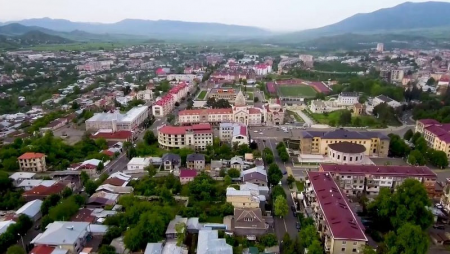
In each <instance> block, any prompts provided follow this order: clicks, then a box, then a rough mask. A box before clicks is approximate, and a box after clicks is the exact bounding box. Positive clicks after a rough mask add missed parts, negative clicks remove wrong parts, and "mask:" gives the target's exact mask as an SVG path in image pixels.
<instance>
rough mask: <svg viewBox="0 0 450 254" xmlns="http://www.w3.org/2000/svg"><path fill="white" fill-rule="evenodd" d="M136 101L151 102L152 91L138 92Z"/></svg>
mask: <svg viewBox="0 0 450 254" xmlns="http://www.w3.org/2000/svg"><path fill="white" fill-rule="evenodd" d="M136 99H138V100H143V101H146V102H149V101H153V91H152V90H150V89H145V90H142V91H139V92H137V94H136Z"/></svg>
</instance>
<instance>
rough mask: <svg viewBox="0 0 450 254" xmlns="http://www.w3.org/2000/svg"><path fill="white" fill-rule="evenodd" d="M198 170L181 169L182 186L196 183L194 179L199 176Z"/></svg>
mask: <svg viewBox="0 0 450 254" xmlns="http://www.w3.org/2000/svg"><path fill="white" fill-rule="evenodd" d="M197 173H198V172H197V170H195V169H181V170H180V182H181V184H187V183H189V182H191V181H194V178H195V177H196V176H197Z"/></svg>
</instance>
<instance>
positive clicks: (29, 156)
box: [18, 152, 45, 160]
mask: <svg viewBox="0 0 450 254" xmlns="http://www.w3.org/2000/svg"><path fill="white" fill-rule="evenodd" d="M42 157H45V154H43V153H31V152H29V153H24V154H22V155H21V156H20V157H19V158H18V159H20V160H29V159H39V158H42Z"/></svg>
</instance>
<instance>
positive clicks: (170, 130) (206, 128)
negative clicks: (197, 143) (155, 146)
mask: <svg viewBox="0 0 450 254" xmlns="http://www.w3.org/2000/svg"><path fill="white" fill-rule="evenodd" d="M190 130H192V131H194V133H211V132H212V129H211V125H210V124H208V123H205V124H195V125H192V126H170V125H166V126H163V127H161V128H159V129H158V132H160V133H163V134H168V135H183V134H186V132H187V131H190Z"/></svg>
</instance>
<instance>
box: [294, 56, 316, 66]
mask: <svg viewBox="0 0 450 254" xmlns="http://www.w3.org/2000/svg"><path fill="white" fill-rule="evenodd" d="M298 58H299V59H300V61H302V62H303V64H304V65H305V66H306V67H309V68H312V67H314V56H312V55H299V57H298Z"/></svg>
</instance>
